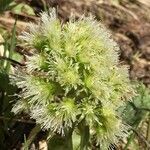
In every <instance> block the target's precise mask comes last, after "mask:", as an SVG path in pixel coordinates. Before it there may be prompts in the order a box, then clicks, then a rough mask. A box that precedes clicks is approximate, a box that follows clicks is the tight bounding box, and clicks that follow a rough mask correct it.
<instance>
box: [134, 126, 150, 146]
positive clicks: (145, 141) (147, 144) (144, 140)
mask: <svg viewBox="0 0 150 150" xmlns="http://www.w3.org/2000/svg"><path fill="white" fill-rule="evenodd" d="M131 130H132V131H133V132H134V133H135V134H136V135H137V136H138V137H139V138H140V139H141V140H142V141H143V142H144V143H145V144H146V146H147V148H148V149H149V148H150V143H149V142H148V141H147V140H146V139H145V137H144V136H143V135H142V134H140V133H138V132H137V131H136V130H135V129H133V128H131Z"/></svg>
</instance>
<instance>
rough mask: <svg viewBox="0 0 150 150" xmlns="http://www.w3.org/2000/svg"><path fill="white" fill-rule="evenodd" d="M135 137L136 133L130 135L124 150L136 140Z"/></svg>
mask: <svg viewBox="0 0 150 150" xmlns="http://www.w3.org/2000/svg"><path fill="white" fill-rule="evenodd" d="M134 136H135V134H134V133H132V134H131V135H130V137H129V138H128V142H127V144H126V146H125V147H124V149H123V150H127V148H128V146H129V145H130V144H131V142H132V140H133V139H134Z"/></svg>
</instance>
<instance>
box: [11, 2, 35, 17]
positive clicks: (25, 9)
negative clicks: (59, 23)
mask: <svg viewBox="0 0 150 150" xmlns="http://www.w3.org/2000/svg"><path fill="white" fill-rule="evenodd" d="M12 12H13V13H15V14H22V13H25V14H27V15H35V13H34V10H33V8H32V7H30V6H29V5H27V4H24V3H20V4H18V5H17V6H15V7H14V8H13V9H12Z"/></svg>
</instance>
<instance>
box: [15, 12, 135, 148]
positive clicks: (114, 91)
mask: <svg viewBox="0 0 150 150" xmlns="http://www.w3.org/2000/svg"><path fill="white" fill-rule="evenodd" d="M34 27H35V28H34ZM21 40H22V42H23V43H24V44H25V45H28V46H29V47H31V48H32V49H33V50H34V51H35V52H36V54H35V55H33V56H30V57H29V59H28V60H27V65H26V73H25V75H23V77H21V75H19V76H18V77H17V78H19V79H17V80H16V82H17V85H18V86H19V87H20V88H22V92H21V97H22V98H23V99H24V100H26V104H28V107H26V105H23V107H25V108H24V109H23V108H22V106H21V107H20V109H19V106H20V105H21V104H22V103H16V105H15V106H14V108H17V109H13V111H14V112H16V113H18V111H19V110H20V111H21V110H25V109H29V110H30V111H29V112H30V116H31V117H32V118H34V119H35V120H36V122H37V123H39V124H41V127H42V128H44V129H50V130H51V131H52V132H53V133H55V132H58V133H61V134H63V135H64V134H65V131H66V130H67V129H68V128H72V129H74V128H78V125H79V124H80V122H82V121H83V120H84V122H85V125H86V126H89V130H90V133H91V138H92V136H93V135H94V136H95V137H96V141H97V143H99V144H101V145H102V147H108V146H109V144H110V143H113V142H116V141H117V139H118V138H119V137H122V136H124V130H122V127H124V125H123V124H122V121H121V118H120V116H119V114H118V111H117V109H118V107H120V106H121V105H123V102H124V101H125V100H126V99H130V98H131V97H132V95H133V93H134V91H133V89H132V86H131V84H130V81H129V77H128V71H127V69H126V67H124V66H123V67H122V66H121V65H120V64H119V63H118V51H119V48H118V46H117V44H116V43H115V42H114V41H113V40H112V39H111V35H110V33H109V32H108V31H107V29H106V28H105V27H104V26H103V25H102V24H101V23H99V22H97V21H96V20H95V19H94V18H93V17H81V18H80V19H79V20H78V21H75V20H73V19H72V18H71V19H70V21H69V22H67V23H66V24H63V25H62V24H61V22H60V20H59V19H58V18H57V15H56V13H55V10H52V11H50V12H49V14H47V13H42V14H41V21H40V22H39V24H38V25H34V24H32V25H31V26H30V27H29V32H25V33H24V34H23V35H22V36H21ZM16 110H17V111H16Z"/></svg>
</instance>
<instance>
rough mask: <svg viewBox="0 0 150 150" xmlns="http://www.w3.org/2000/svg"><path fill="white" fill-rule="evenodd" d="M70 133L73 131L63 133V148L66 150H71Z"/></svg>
mask: <svg viewBox="0 0 150 150" xmlns="http://www.w3.org/2000/svg"><path fill="white" fill-rule="evenodd" d="M72 132H73V129H72V128H70V129H69V131H67V132H66V133H65V146H66V147H67V150H73V142H72Z"/></svg>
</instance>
